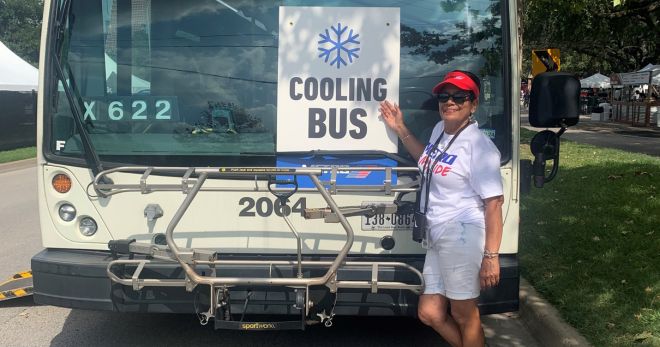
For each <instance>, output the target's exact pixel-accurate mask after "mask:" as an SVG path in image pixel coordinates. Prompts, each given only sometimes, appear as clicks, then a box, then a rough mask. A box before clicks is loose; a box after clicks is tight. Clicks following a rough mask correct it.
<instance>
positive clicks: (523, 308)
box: [519, 278, 592, 347]
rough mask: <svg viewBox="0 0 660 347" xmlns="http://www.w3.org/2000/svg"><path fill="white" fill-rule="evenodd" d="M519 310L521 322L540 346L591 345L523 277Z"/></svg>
mask: <svg viewBox="0 0 660 347" xmlns="http://www.w3.org/2000/svg"><path fill="white" fill-rule="evenodd" d="M519 312H520V318H521V320H522V323H523V324H524V325H525V326H526V327H527V329H528V330H529V332H530V333H531V334H532V336H534V338H535V339H536V340H537V341H538V342H539V344H540V345H541V346H544V347H555V346H586V347H592V345H591V344H590V343H589V342H588V341H587V339H585V338H584V336H582V335H580V333H579V332H578V331H577V330H575V328H573V327H572V326H570V325H568V324H567V323H566V322H565V321H564V320H563V319H562V318H561V316H560V315H559V311H557V309H556V308H554V307H553V306H552V305H550V303H549V302H547V301H546V300H545V299H543V297H541V296H540V295H539V293H538V292H537V291H536V290H535V289H534V288H533V287H532V286H531V285H530V284H529V282H527V281H526V280H525V279H524V278H520V309H519Z"/></svg>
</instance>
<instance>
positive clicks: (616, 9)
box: [521, 0, 660, 75]
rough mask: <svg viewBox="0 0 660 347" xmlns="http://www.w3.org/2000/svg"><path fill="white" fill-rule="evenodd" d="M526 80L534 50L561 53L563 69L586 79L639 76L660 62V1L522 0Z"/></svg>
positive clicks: (524, 72)
mask: <svg viewBox="0 0 660 347" xmlns="http://www.w3.org/2000/svg"><path fill="white" fill-rule="evenodd" d="M521 17H522V20H523V23H522V32H523V59H524V63H523V68H522V69H523V70H522V71H523V75H525V74H527V73H529V71H530V62H529V61H530V56H531V50H532V49H543V48H559V49H560V50H561V65H562V70H565V71H571V72H576V73H578V72H579V73H583V74H585V75H587V74H592V73H595V72H601V73H604V74H609V73H612V72H627V71H634V70H638V69H640V68H642V67H644V66H645V65H646V64H649V63H652V64H656V63H658V59H659V58H660V40H658V37H660V24H659V23H658V20H659V17H660V2H659V1H653V0H627V1H625V2H623V4H622V5H618V6H614V5H613V2H612V1H611V0H523V1H522V10H521Z"/></svg>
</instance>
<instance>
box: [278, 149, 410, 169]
mask: <svg viewBox="0 0 660 347" xmlns="http://www.w3.org/2000/svg"><path fill="white" fill-rule="evenodd" d="M278 154H280V155H286V154H291V155H308V156H313V157H317V156H324V155H345V156H365V155H368V156H379V157H386V158H389V159H392V160H394V161H396V162H397V163H400V164H403V165H407V166H413V167H414V166H417V163H415V162H414V161H412V160H410V159H407V158H404V157H402V156H400V155H398V154H394V153H389V152H385V151H328V150H313V151H300V152H286V153H278Z"/></svg>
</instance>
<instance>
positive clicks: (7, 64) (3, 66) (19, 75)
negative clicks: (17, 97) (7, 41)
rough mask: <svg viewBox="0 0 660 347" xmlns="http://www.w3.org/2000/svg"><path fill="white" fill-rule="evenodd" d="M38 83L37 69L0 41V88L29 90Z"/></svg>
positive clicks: (16, 90) (34, 88) (15, 90)
mask: <svg viewBox="0 0 660 347" xmlns="http://www.w3.org/2000/svg"><path fill="white" fill-rule="evenodd" d="M38 85H39V70H37V69H36V68H35V67H34V66H32V65H30V64H28V63H27V62H26V61H25V60H23V59H21V58H20V57H19V56H17V55H16V54H15V53H14V52H12V51H11V50H10V49H9V48H7V46H5V45H4V44H3V43H2V42H0V90H8V91H14V92H29V91H32V90H37V89H38V88H37V87H38Z"/></svg>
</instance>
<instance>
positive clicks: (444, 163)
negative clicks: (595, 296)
mask: <svg viewBox="0 0 660 347" xmlns="http://www.w3.org/2000/svg"><path fill="white" fill-rule="evenodd" d="M432 149H433V144H428V145H427V146H426V148H424V154H423V155H422V157H421V158H419V162H418V164H419V166H420V167H422V168H423V167H424V166H425V165H433V163H434V162H435V161H436V158H437V157H438V156H439V155H442V157H440V158H439V159H438V160H437V163H436V164H435V166H434V167H433V174H434V175H438V174H439V175H441V176H447V174H449V172H450V171H451V168H452V165H453V164H454V162H455V161H456V159H458V155H455V154H449V153H446V152H445V153H443V152H442V151H441V150H439V149H438V148H436V149H435V150H433V151H431V150H432ZM429 152H430V153H429Z"/></svg>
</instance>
